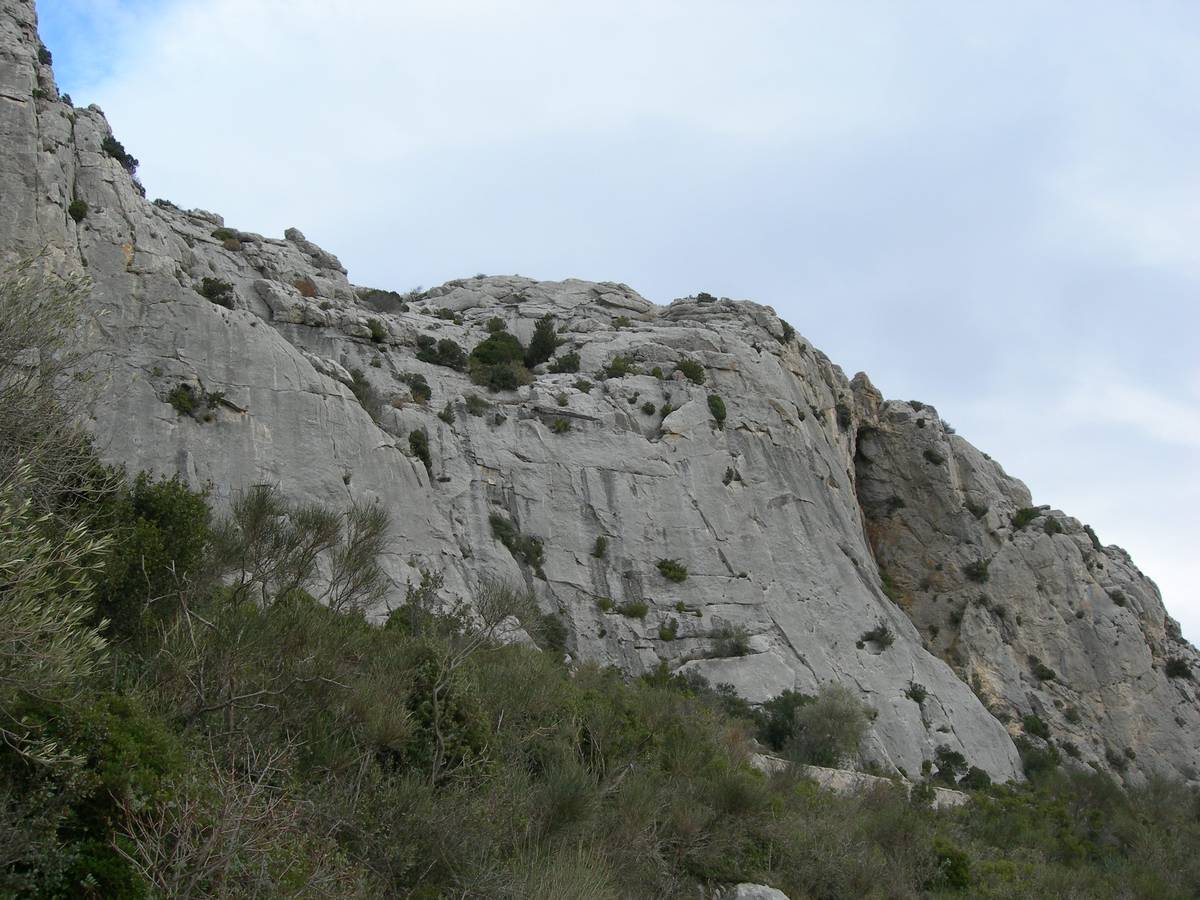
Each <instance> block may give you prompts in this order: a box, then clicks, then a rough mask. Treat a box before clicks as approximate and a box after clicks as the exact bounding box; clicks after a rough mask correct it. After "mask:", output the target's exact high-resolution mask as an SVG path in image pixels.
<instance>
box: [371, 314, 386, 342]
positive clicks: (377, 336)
mask: <svg viewBox="0 0 1200 900" xmlns="http://www.w3.org/2000/svg"><path fill="white" fill-rule="evenodd" d="M367 330H368V331H370V332H371V340H372V341H373V342H374V343H376V344H382V343H383V342H384V341H386V340H387V336H388V333H387V329H386V328H384V327H383V323H382V322H380V321H379V320H378V319H367Z"/></svg>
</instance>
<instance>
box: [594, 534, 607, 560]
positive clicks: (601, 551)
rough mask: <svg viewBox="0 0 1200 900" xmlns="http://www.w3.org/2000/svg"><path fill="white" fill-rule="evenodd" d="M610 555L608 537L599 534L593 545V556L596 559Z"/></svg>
mask: <svg viewBox="0 0 1200 900" xmlns="http://www.w3.org/2000/svg"><path fill="white" fill-rule="evenodd" d="M607 555H608V538H606V537H605V536H604V535H599V536H598V537H597V538H596V543H595V544H593V545H592V556H594V557H595V558H596V559H604V557H605V556H607Z"/></svg>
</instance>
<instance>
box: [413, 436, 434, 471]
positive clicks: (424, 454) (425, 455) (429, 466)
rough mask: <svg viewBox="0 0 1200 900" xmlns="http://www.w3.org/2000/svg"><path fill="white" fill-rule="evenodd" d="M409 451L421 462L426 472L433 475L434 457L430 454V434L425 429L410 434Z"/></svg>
mask: <svg viewBox="0 0 1200 900" xmlns="http://www.w3.org/2000/svg"><path fill="white" fill-rule="evenodd" d="M408 449H409V450H411V451H412V455H413V456H415V457H416V458H417V459H419V460H420V461H421V464H422V465H424V466H425V471H426V472H429V473H430V474H432V473H433V457H432V456H430V454H429V434H428V433H427V432H426V431H425V429H423V428H414V429H413V430H412V431H410V432H409V433H408Z"/></svg>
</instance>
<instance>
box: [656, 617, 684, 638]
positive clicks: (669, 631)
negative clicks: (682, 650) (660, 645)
mask: <svg viewBox="0 0 1200 900" xmlns="http://www.w3.org/2000/svg"><path fill="white" fill-rule="evenodd" d="M678 636H679V621H678V620H677V619H667V621H665V622H663V623H662V624H661V625H659V626H658V639H659V640H660V641H673V640H675V638H677V637H678Z"/></svg>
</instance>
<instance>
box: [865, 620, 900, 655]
mask: <svg viewBox="0 0 1200 900" xmlns="http://www.w3.org/2000/svg"><path fill="white" fill-rule="evenodd" d="M859 641H860V642H862V643H863V644H878V645H879V646H880V647H881V648H882V649H884V650H886V649H887V648H888V647H890V646H892V644H894V643H895V642H896V635H895V634H894V633H893V632H892V629H891V628H889V627H888V626H887V624H886V623H884V622H880V623H879V624H878V625H876V626H875V627H874V628H872V629H870V630H869V631H864V632H863V633H862V636H861V637H860V638H859Z"/></svg>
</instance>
